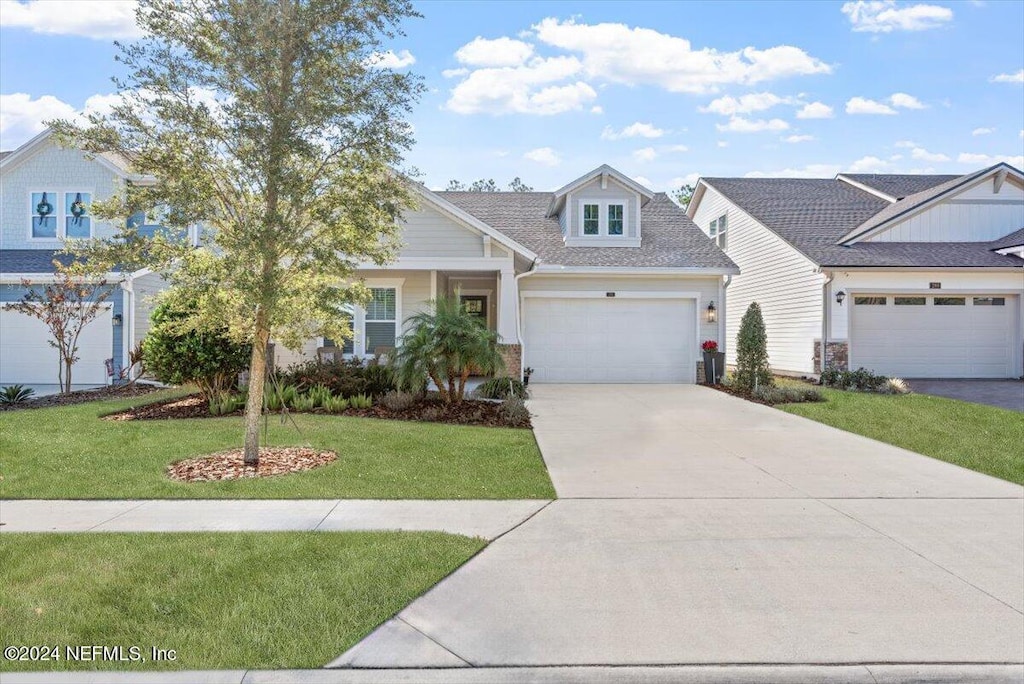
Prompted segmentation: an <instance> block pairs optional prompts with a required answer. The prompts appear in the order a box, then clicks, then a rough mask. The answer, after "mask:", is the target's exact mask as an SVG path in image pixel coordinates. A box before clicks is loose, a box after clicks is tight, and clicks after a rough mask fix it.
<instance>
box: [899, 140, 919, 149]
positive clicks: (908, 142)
mask: <svg viewBox="0 0 1024 684" xmlns="http://www.w3.org/2000/svg"><path fill="white" fill-rule="evenodd" d="M893 147H903V148H906V149H910V148H913V147H920V145H918V144H917V143H916V142H914V141H913V140H897V141H896V142H895V143H893Z"/></svg>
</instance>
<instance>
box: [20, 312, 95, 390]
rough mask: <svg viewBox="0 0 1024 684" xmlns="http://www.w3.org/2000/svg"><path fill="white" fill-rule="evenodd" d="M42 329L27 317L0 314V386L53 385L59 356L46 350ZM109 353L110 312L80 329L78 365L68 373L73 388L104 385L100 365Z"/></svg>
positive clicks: (46, 332) (44, 329)
mask: <svg viewBox="0 0 1024 684" xmlns="http://www.w3.org/2000/svg"><path fill="white" fill-rule="evenodd" d="M50 339H51V337H50V332H49V330H48V329H47V327H46V325H45V324H44V323H43V322H42V321H40V320H38V319H35V318H32V317H31V316H26V315H25V314H21V313H17V312H14V311H0V385H9V384H16V383H20V384H31V385H39V384H52V383H56V382H57V371H58V365H59V361H60V355H59V353H58V352H57V349H56V348H54V347H52V346H50V344H49V340H50ZM112 351H113V328H112V326H111V311H110V308H109V307H107V308H105V309H104V310H103V311H102V312H101V313H100V314H99V316H97V317H96V319H95V320H93V321H92V322H91V323H89V324H88V325H87V326H85V327H84V328H83V329H82V334H81V336H80V337H79V338H78V356H79V361H78V362H77V363H75V365H74V368H73V370H72V380H73V381H74V383H75V384H76V385H78V384H82V385H103V384H106V382H107V372H106V366H105V365H104V361H105V360H106V359H109V358H110V357H111V354H112Z"/></svg>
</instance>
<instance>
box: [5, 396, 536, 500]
mask: <svg viewBox="0 0 1024 684" xmlns="http://www.w3.org/2000/svg"><path fill="white" fill-rule="evenodd" d="M166 396H167V394H166V393H157V394H155V395H149V396H147V397H145V398H141V399H134V400H118V401H107V402H95V403H89V404H79V405H77V406H69V407H63V408H51V409H38V410H30V411H9V412H3V413H0V477H2V478H3V479H2V480H0V497H2V498H9V499H25V498H40V499H135V498H141V499H146V498H193V499H230V498H245V499H263V498H266V499H307V498H325V499H333V498H350V499H369V498H382V499H520V498H541V499H549V498H554V496H555V493H554V488H553V487H552V485H551V480H550V479H549V478H548V474H547V470H546V469H545V467H544V463H543V460H542V459H541V456H540V451H539V450H538V449H537V443H536V441H535V440H534V438H533V433H532V432H531V431H529V430H516V429H504V428H489V427H463V426H453V425H442V424H437V423H414V422H407V421H387V420H377V419H374V418H348V417H340V416H315V415H299V416H296V418H295V420H296V422H297V424H298V427H299V430H301V434H300V433H299V432H297V431H296V429H295V426H294V425H292V424H291V423H288V424H282V423H281V421H280V418H274V417H272V418H271V419H270V420H269V426H270V430H269V439H268V440H267V443H268V444H270V445H301V444H310V445H311V446H314V447H319V448H324V449H331V450H333V451H336V452H337V453H338V460H337V461H335V462H334V463H332V464H330V465H328V466H325V467H323V468H319V469H317V470H313V471H309V472H306V473H300V474H295V475H288V476H285V477H276V478H261V479H248V480H236V481H231V482H202V483H192V484H186V483H181V482H175V481H172V480H170V479H169V478H168V477H167V476H166V475H165V473H164V470H165V468H166V467H167V465H168V464H170V463H171V462H173V461H177V460H180V459H183V458H189V457H193V456H199V455H204V454H208V453H211V452H215V451H219V450H222V449H226V448H230V447H236V446H239V445H240V444H241V439H242V420H241V418H238V417H235V418H209V419H197V420H170V421H166V420H164V421H107V420H99V419H98V416H99V415H101V414H105V413H110V412H112V411H115V410H118V409H121V408H124V407H127V406H130V405H133V404H139V403H144V402H145V401H155V400H157V399H162V398H165V397H166Z"/></svg>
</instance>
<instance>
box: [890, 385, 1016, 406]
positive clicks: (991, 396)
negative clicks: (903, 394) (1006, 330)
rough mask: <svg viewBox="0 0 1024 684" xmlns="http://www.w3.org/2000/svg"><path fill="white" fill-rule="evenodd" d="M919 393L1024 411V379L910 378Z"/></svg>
mask: <svg viewBox="0 0 1024 684" xmlns="http://www.w3.org/2000/svg"><path fill="white" fill-rule="evenodd" d="M907 382H908V383H909V384H910V388H911V389H912V390H914V391H915V392H917V393H918V394H931V395H934V396H936V397H948V398H949V399H959V400H960V401H969V402H971V403H972V404H987V405H988V406H998V407H999V408H1005V409H1010V410H1012V411H1024V381H1021V380H908V381H907Z"/></svg>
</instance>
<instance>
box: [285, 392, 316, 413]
mask: <svg viewBox="0 0 1024 684" xmlns="http://www.w3.org/2000/svg"><path fill="white" fill-rule="evenodd" d="M291 408H292V410H293V411H299V412H309V411H312V410H313V409H315V408H316V400H315V399H313V397H311V396H309V395H308V394H296V395H295V397H294V398H293V399H292V402H291Z"/></svg>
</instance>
